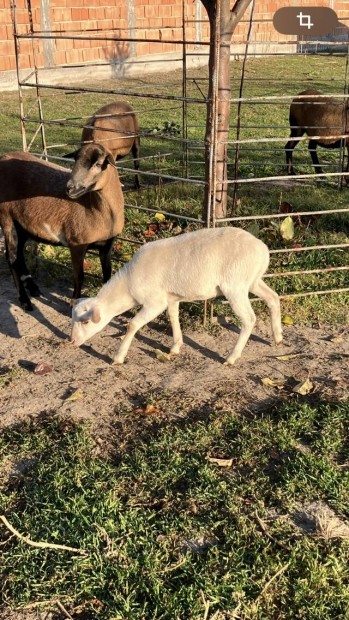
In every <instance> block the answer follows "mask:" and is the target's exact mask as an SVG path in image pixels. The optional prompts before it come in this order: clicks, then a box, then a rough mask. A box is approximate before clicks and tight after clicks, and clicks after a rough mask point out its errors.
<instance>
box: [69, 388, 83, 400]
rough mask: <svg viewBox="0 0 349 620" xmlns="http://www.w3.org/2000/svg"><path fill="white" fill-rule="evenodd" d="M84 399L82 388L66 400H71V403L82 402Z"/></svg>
mask: <svg viewBox="0 0 349 620" xmlns="http://www.w3.org/2000/svg"><path fill="white" fill-rule="evenodd" d="M83 397H84V392H83V390H82V389H81V388H77V389H76V390H74V391H73V392H72V393H71V394H70V396H68V398H66V400H70V401H74V400H80V399H81V398H83Z"/></svg>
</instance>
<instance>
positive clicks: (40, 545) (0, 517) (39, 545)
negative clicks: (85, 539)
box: [0, 515, 88, 555]
mask: <svg viewBox="0 0 349 620" xmlns="http://www.w3.org/2000/svg"><path fill="white" fill-rule="evenodd" d="M0 520H1V521H2V522H3V523H4V525H6V527H7V528H8V529H9V530H10V532H12V533H13V534H14V535H15V536H17V538H19V539H20V540H22V541H23V542H25V543H26V544H27V545H30V546H31V547H37V548H39V549H61V550H62V551H72V552H74V553H79V554H80V555H88V553H87V551H85V550H84V549H77V548H76V547H67V546H66V545H55V544H54V543H46V542H34V541H33V540H31V538H29V537H28V536H23V535H22V534H20V532H18V530H16V529H15V528H14V527H13V525H11V523H9V522H8V520H7V519H6V517H5V516H4V515H0Z"/></svg>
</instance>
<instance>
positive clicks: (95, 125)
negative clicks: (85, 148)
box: [81, 101, 140, 188]
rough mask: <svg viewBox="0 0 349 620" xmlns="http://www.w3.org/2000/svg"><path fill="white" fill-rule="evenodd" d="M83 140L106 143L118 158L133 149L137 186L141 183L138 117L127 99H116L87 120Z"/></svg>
mask: <svg viewBox="0 0 349 620" xmlns="http://www.w3.org/2000/svg"><path fill="white" fill-rule="evenodd" d="M81 142H82V143H83V144H86V143H88V142H98V143H99V144H104V145H105V146H106V147H107V149H109V151H110V152H111V153H113V155H114V157H115V159H116V160H118V159H121V158H122V157H125V155H128V153H129V152H130V151H131V150H132V155H133V160H134V167H135V170H136V176H135V186H136V187H137V188H139V187H140V184H139V174H138V170H139V151H140V137H139V125H138V121H137V117H136V114H135V112H134V111H133V109H132V108H131V106H130V104H129V103H127V102H126V101H114V102H113V103H108V104H107V105H105V106H103V107H102V108H100V109H99V110H97V112H95V113H94V114H93V116H92V117H91V118H90V119H89V120H88V121H87V124H86V125H85V126H84V128H83V130H82V134H81Z"/></svg>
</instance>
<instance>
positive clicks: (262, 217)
mask: <svg viewBox="0 0 349 620" xmlns="http://www.w3.org/2000/svg"><path fill="white" fill-rule="evenodd" d="M348 212H349V208H344V209H324V210H323V211H299V212H298V213H297V212H291V213H268V214H267V215H240V216H239V215H236V216H234V217H229V218H228V217H227V218H222V219H219V220H217V221H218V222H238V221H248V220H268V219H269V220H272V219H274V218H285V217H295V218H297V217H303V216H304V215H328V214H329V213H331V214H332V213H348Z"/></svg>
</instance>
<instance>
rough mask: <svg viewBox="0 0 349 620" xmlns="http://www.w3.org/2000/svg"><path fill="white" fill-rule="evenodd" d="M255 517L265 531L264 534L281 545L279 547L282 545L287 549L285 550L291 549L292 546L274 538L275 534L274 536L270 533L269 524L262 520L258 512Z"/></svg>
mask: <svg viewBox="0 0 349 620" xmlns="http://www.w3.org/2000/svg"><path fill="white" fill-rule="evenodd" d="M254 516H255V519H256V521H257V523H258V525H259V527H260V528H261V530H262V532H264V534H265V535H266V536H268V538H269V539H270V540H272V541H273V542H274V543H275V544H276V545H279V547H281V548H282V549H285V551H291V549H290V547H288V545H285V543H282V542H280V541H279V540H277V539H276V538H274V536H272V535H271V534H269V532H268V530H267V526H266V524H265V523H264V521H262V519H261V518H260V517H259V516H258V514H257V512H255V513H254Z"/></svg>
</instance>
